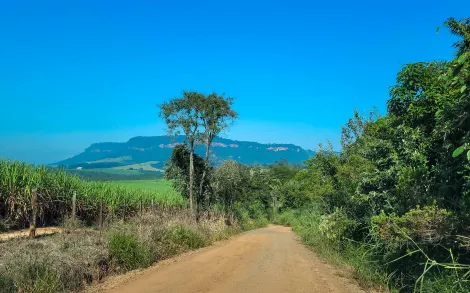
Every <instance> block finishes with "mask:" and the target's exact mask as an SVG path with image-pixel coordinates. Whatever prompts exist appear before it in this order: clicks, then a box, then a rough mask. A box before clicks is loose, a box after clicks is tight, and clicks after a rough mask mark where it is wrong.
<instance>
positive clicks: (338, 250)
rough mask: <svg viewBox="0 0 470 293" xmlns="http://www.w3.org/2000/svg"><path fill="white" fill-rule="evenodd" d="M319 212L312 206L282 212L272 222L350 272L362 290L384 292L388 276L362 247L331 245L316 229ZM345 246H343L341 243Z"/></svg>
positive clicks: (352, 244)
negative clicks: (297, 236) (286, 229)
mask: <svg viewBox="0 0 470 293" xmlns="http://www.w3.org/2000/svg"><path fill="white" fill-rule="evenodd" d="M321 216H322V213H321V211H320V210H318V209H316V208H315V207H311V208H308V209H304V210H300V211H286V212H284V213H282V214H280V215H279V216H278V217H277V218H276V223H277V224H281V225H285V226H291V227H292V229H293V230H294V232H295V233H296V234H297V235H299V237H300V238H301V239H302V241H303V242H304V243H305V244H306V245H307V246H309V247H312V248H313V249H314V250H315V252H316V253H317V254H318V255H319V256H320V257H322V258H324V259H326V260H327V261H329V262H330V263H333V264H335V265H338V266H345V267H347V268H348V269H352V272H353V277H354V278H355V279H356V280H357V281H358V282H359V284H360V285H361V286H362V287H363V288H374V289H378V290H379V291H387V287H388V285H387V283H388V280H389V278H388V275H387V274H386V272H385V271H383V270H382V267H381V264H380V263H379V261H377V260H376V259H375V258H374V255H373V254H372V253H371V250H370V249H369V248H368V247H367V245H365V244H356V243H352V242H347V241H346V242H343V243H335V242H333V241H331V240H330V239H328V237H326V235H324V234H323V233H322V231H320V229H319V225H320V219H321ZM345 243H346V244H345Z"/></svg>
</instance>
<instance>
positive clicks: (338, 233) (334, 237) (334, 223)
mask: <svg viewBox="0 0 470 293" xmlns="http://www.w3.org/2000/svg"><path fill="white" fill-rule="evenodd" d="M354 226H356V222H355V221H353V220H351V219H349V218H348V216H347V215H346V213H345V212H344V211H343V210H342V209H340V208H336V209H335V211H334V212H333V213H331V214H329V215H322V216H321V217H320V224H319V225H318V229H319V230H320V232H321V233H322V234H323V235H325V236H326V238H328V240H330V241H332V242H333V243H336V244H338V243H339V242H340V241H341V239H342V238H343V237H344V236H346V234H347V231H351V230H352V228H354Z"/></svg>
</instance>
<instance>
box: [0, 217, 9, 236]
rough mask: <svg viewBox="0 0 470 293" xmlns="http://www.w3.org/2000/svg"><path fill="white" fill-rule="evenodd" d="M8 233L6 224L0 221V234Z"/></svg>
mask: <svg viewBox="0 0 470 293" xmlns="http://www.w3.org/2000/svg"><path fill="white" fill-rule="evenodd" d="M7 231H8V227H7V224H6V223H5V222H4V221H2V220H0V233H3V232H7Z"/></svg>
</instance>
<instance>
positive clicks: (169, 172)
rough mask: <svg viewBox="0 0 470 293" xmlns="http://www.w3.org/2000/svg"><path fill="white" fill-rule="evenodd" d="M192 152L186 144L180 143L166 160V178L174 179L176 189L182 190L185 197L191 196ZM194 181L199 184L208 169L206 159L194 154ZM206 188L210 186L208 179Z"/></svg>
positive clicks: (196, 184)
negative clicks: (190, 158)
mask: <svg viewBox="0 0 470 293" xmlns="http://www.w3.org/2000/svg"><path fill="white" fill-rule="evenodd" d="M190 156H191V154H190V152H189V151H188V149H187V148H186V146H185V145H178V146H176V147H175V148H174V149H173V152H172V154H171V157H170V159H169V160H168V161H167V162H166V166H165V178H167V179H169V180H172V181H173V187H174V189H175V190H176V191H178V192H180V193H181V194H182V195H183V196H184V197H185V198H189V196H190V194H189V190H190V188H189V182H190V176H189V170H190V165H189V157H190ZM193 163H194V182H195V186H198V185H199V183H200V181H201V180H202V176H201V175H202V173H203V172H205V171H206V170H205V169H206V165H205V164H204V159H203V158H201V157H200V156H198V155H197V154H194V157H193ZM203 184H204V185H205V186H206V188H208V187H209V182H208V180H207V178H206V180H205V181H204V182H203Z"/></svg>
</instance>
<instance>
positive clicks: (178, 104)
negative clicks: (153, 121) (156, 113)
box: [159, 91, 205, 211]
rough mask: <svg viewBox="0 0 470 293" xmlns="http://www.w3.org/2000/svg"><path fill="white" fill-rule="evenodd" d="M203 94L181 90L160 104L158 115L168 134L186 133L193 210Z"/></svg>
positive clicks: (190, 199)
mask: <svg viewBox="0 0 470 293" xmlns="http://www.w3.org/2000/svg"><path fill="white" fill-rule="evenodd" d="M204 101H205V96H204V95H203V94H201V93H199V92H193V91H192V92H190V91H183V97H181V98H173V99H172V100H171V101H169V102H165V103H163V104H162V105H160V106H159V107H160V117H162V118H163V119H164V120H165V123H166V125H167V128H168V134H169V135H174V136H176V135H179V134H180V133H181V131H182V132H183V133H184V134H185V135H186V145H187V148H188V150H189V153H190V156H189V208H190V209H191V211H193V185H194V184H193V183H194V151H195V150H196V147H197V144H198V141H199V137H200V135H201V133H200V125H201V124H200V121H201V111H202V109H203V105H204Z"/></svg>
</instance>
